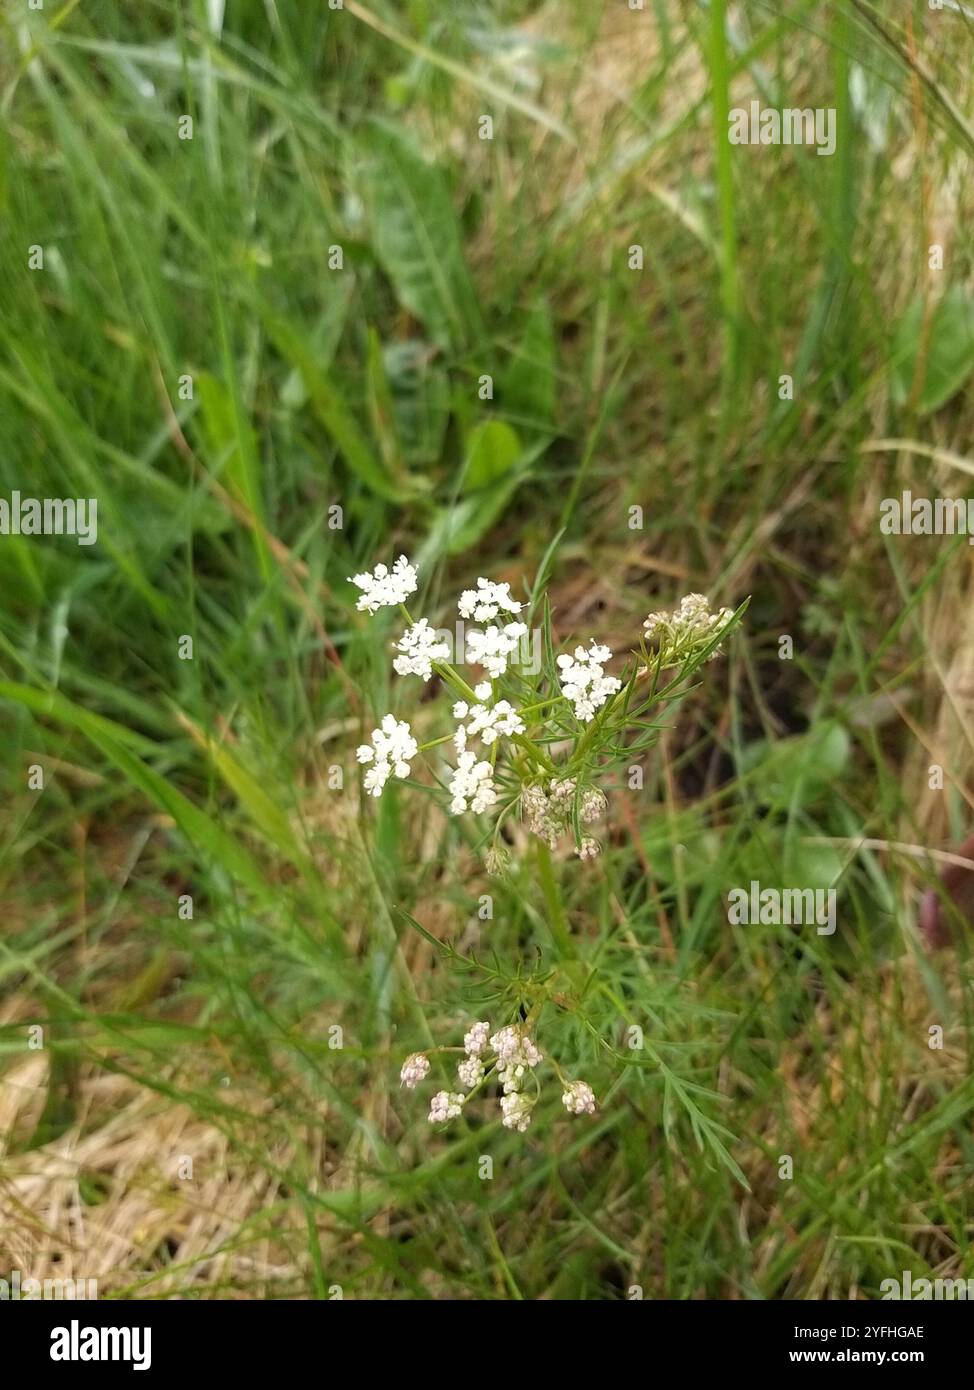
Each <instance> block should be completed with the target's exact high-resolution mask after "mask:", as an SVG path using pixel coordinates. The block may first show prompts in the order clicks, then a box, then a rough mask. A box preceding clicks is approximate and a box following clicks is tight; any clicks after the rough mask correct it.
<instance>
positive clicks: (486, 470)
mask: <svg viewBox="0 0 974 1390" xmlns="http://www.w3.org/2000/svg"><path fill="white" fill-rule="evenodd" d="M520 456H521V441H520V440H519V439H518V437H517V434H516V432H515V431H514V430H512V429H511V427H510V425H507V424H505V423H504V421H503V420H484V421H483V422H482V423H481V424H479V425H477V426H475V427H474V429H472V430H471V432H470V438H469V440H468V441H467V463H466V467H465V468H464V470H463V490H464V492H475V491H477V490H479V489H481V488H485V487H490V486H491V485H492V484H493V483H498V482H500V480H501V479H502V478H506V477H507V475H508V474H509V473H510V471H511V469H512V468H513V467H514V465H515V464H516V463H517V461H518V459H519V458H520Z"/></svg>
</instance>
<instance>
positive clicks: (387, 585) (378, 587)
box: [348, 555, 417, 613]
mask: <svg viewBox="0 0 974 1390" xmlns="http://www.w3.org/2000/svg"><path fill="white" fill-rule="evenodd" d="M348 582H349V583H350V584H355V585H357V586H358V588H360V589H361V590H362V593H361V594H360V595H359V600H358V603H357V604H356V605H355V606H356V608H358V609H359V610H360V611H362V610H368V612H369V613H375V612H376V611H377V609H379V608H397V607H398V606H399V604H400V603H405V602H406V600H407V598H408V597H409V595H410V594H414V593H415V592H416V583H417V581H416V570H415V568H414V566H412V565H411V564H410V563H409V561H408V560H407V559H406V557H405V555H400V556H399V559H398V560H397V561H396V563H395V564H394V565H393V567H392V569H391V570H390V569H389V568H388V567H387V566H386V565H376V567H375V569H374V570H372V572H371V573H369V571H367V570H366V572H365V573H364V574H353V575H349V577H348Z"/></svg>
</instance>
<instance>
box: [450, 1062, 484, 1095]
mask: <svg viewBox="0 0 974 1390" xmlns="http://www.w3.org/2000/svg"><path fill="white" fill-rule="evenodd" d="M483 1074H484V1064H483V1062H482V1061H481V1060H480V1058H479V1057H465V1058H464V1060H463V1061H462V1062H460V1063H459V1065H458V1066H457V1077H458V1079H459V1081H460V1084H461V1085H462V1086H466V1088H467V1090H468V1091H469V1090H472V1089H473V1087H474V1086H476V1085H477V1083H478V1081H479V1080H480V1079H481V1077H482V1076H483Z"/></svg>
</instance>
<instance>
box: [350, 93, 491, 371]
mask: <svg viewBox="0 0 974 1390" xmlns="http://www.w3.org/2000/svg"><path fill="white" fill-rule="evenodd" d="M365 150H366V158H365V162H364V166H363V173H362V194H363V200H364V202H365V206H366V209H367V211H368V216H369V223H370V227H371V235H372V246H373V249H374V251H375V256H376V259H377V260H378V262H379V264H380V265H381V266H382V269H383V270H384V271H385V273H386V275H388V277H389V279H390V281H391V282H392V285H393V288H394V289H395V292H396V295H397V296H398V299H399V302H400V304H402V306H403V307H404V308H405V309H408V310H409V312H410V313H411V314H412V315H413V316H414V317H415V318H417V319H419V321H420V322H421V323H422V324H424V325H425V327H426V330H427V332H428V333H429V336H430V337H431V338H432V340H433V341H434V342H435V343H437V344H438V345H439V346H440V347H451V346H458V345H468V346H469V345H470V344H471V343H473V342H474V341H476V339H477V338H478V337H479V336H480V334H481V321H480V312H479V309H478V307H477V298H476V295H475V293H474V289H473V285H472V283H471V280H470V276H469V273H468V270H467V266H466V263H465V261H464V258H463V250H462V246H461V240H460V228H459V224H458V222H457V217H456V213H455V211H454V208H453V201H452V199H451V196H450V192H449V189H448V188H447V185H446V182H445V180H444V178H443V175H442V173H441V172H440V171H439V170H438V169H437V168H436V167H435V166H434V165H432V164H428V163H427V162H426V160H425V159H423V158H422V156H421V155H420V153H419V151H418V150H417V148H416V146H415V145H414V144H413V143H412V140H411V138H410V137H408V136H407V135H406V134H405V133H403V132H402V131H399V130H394V129H392V128H391V127H390V126H387V125H385V124H384V123H383V122H381V121H378V120H373V121H371V122H370V123H369V125H368V127H367V134H366V141H365Z"/></svg>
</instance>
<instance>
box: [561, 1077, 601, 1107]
mask: <svg viewBox="0 0 974 1390" xmlns="http://www.w3.org/2000/svg"><path fill="white" fill-rule="evenodd" d="M561 1103H562V1105H563V1106H564V1107H565V1109H566V1110H567V1111H568V1113H569V1115H594V1114H595V1092H594V1091H593V1090H592V1088H591V1086H590V1085H589V1084H588V1082H587V1081H571V1082H569V1084H568V1087H567V1089H566V1090H565V1092H564V1094H563V1095H562V1098H561Z"/></svg>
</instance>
